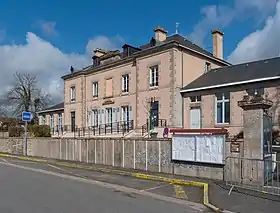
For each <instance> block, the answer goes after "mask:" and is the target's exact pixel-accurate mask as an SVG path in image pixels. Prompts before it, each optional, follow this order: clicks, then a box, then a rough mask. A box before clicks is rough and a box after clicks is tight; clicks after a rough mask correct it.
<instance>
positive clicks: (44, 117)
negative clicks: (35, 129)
mask: <svg viewBox="0 0 280 213" xmlns="http://www.w3.org/2000/svg"><path fill="white" fill-rule="evenodd" d="M42 125H46V115H42Z"/></svg>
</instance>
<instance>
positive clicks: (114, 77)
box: [64, 32, 228, 129]
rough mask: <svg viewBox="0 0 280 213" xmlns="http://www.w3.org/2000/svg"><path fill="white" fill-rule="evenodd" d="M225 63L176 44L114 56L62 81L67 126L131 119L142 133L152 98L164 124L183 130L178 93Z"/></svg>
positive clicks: (84, 125)
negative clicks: (120, 56)
mask: <svg viewBox="0 0 280 213" xmlns="http://www.w3.org/2000/svg"><path fill="white" fill-rule="evenodd" d="M157 33H158V32H155V37H157V38H159V39H161V40H163V41H164V39H166V36H164V33H163V34H160V35H157ZM219 45H220V44H219ZM217 51H218V50H217ZM97 54H100V55H101V56H102V53H100V52H96V55H97ZM220 55H221V54H220ZM227 65H228V63H227V62H225V61H223V60H221V59H219V58H216V57H214V56H211V55H209V54H203V53H201V52H198V51H196V50H193V49H190V48H188V47H185V46H183V45H178V44H172V45H168V44H166V45H159V46H158V47H157V46H156V47H153V48H148V49H147V50H143V51H141V53H139V54H138V55H137V54H136V55H135V56H134V57H128V58H124V59H120V58H116V57H115V58H114V59H113V60H112V61H111V62H110V63H108V64H105V63H104V64H103V65H100V66H99V67H98V68H88V69H87V70H84V71H81V72H77V73H76V74H75V73H73V74H72V75H68V76H67V77H66V78H65V77H64V115H65V124H66V125H71V123H73V117H74V122H75V125H76V126H77V127H88V126H93V125H98V124H104V123H110V122H119V121H125V120H133V123H134V128H136V129H140V128H141V127H142V126H143V125H144V124H145V123H146V120H147V119H148V118H149V112H150V100H151V98H153V100H154V101H157V103H158V106H157V107H158V119H163V120H166V122H167V125H168V126H169V127H183V126H184V119H183V117H182V114H183V113H184V109H183V104H184V101H183V98H182V96H181V94H180V89H181V88H182V87H183V86H184V85H186V84H188V83H190V82H191V81H193V80H194V79H196V78H197V77H199V76H201V75H202V74H203V73H204V72H206V70H205V69H209V66H211V68H215V67H221V66H227ZM72 88H75V93H76V94H75V100H74V101H73V99H72V100H71V98H73V97H71V96H73V89H72Z"/></svg>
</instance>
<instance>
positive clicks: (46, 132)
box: [28, 124, 51, 137]
mask: <svg viewBox="0 0 280 213" xmlns="http://www.w3.org/2000/svg"><path fill="white" fill-rule="evenodd" d="M28 132H29V134H30V135H31V136H33V137H51V128H50V126H48V125H38V124H34V125H29V126H28Z"/></svg>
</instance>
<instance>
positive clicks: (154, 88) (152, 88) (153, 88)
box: [150, 86, 158, 90]
mask: <svg viewBox="0 0 280 213" xmlns="http://www.w3.org/2000/svg"><path fill="white" fill-rule="evenodd" d="M157 89H158V86H150V90H157Z"/></svg>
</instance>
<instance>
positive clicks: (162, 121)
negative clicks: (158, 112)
mask: <svg viewBox="0 0 280 213" xmlns="http://www.w3.org/2000/svg"><path fill="white" fill-rule="evenodd" d="M152 126H153V127H166V126H167V120H166V119H157V120H154V121H152ZM149 128H150V121H149V119H147V120H146V123H145V124H144V125H142V127H141V129H142V136H143V135H144V134H145V133H147V132H148V131H149Z"/></svg>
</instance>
